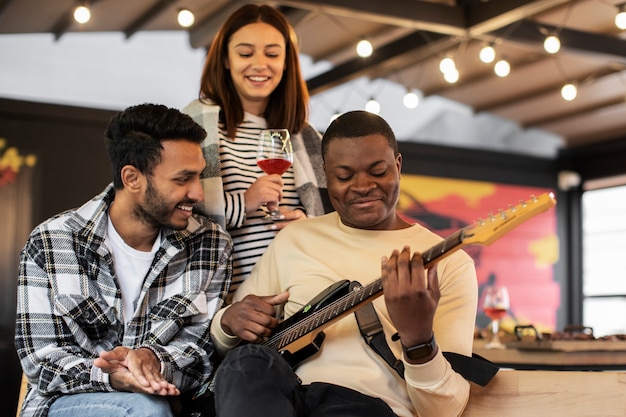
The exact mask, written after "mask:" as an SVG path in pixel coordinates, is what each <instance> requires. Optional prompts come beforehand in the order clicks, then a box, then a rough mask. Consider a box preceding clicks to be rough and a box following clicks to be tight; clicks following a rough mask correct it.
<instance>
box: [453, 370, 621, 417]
mask: <svg viewBox="0 0 626 417" xmlns="http://www.w3.org/2000/svg"><path fill="white" fill-rule="evenodd" d="M544 416H550V417H560V416H563V417H566V416H567V417H616V416H619V417H624V416H626V372H616V371H601V372H593V371H517V370H515V371H514V370H506V369H503V370H500V371H499V372H498V374H497V375H496V376H495V377H494V379H493V380H492V381H491V382H490V383H489V384H488V385H487V386H486V387H481V386H479V385H475V384H472V391H471V394H470V400H469V403H468V404H467V407H466V408H465V411H464V412H463V414H462V417H544Z"/></svg>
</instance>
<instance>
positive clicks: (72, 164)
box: [0, 99, 115, 224]
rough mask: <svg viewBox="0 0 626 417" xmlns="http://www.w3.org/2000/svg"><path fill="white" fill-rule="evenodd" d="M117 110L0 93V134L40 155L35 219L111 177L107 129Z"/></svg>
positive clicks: (87, 196) (85, 194) (92, 190)
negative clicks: (5, 96) (8, 97)
mask: <svg viewBox="0 0 626 417" xmlns="http://www.w3.org/2000/svg"><path fill="white" fill-rule="evenodd" d="M114 114H115V112H112V111H107V110H95V109H86V108H79V107H69V106H59V105H52V104H41V103H30V102H22V101H14V100H6V99H0V137H4V138H6V139H7V140H8V141H9V142H10V144H12V145H15V146H17V147H18V148H19V149H20V153H23V154H26V153H34V154H36V155H37V165H36V176H37V179H38V182H37V187H36V188H37V190H36V193H37V194H36V198H35V207H34V208H35V211H34V213H33V222H34V224H37V223H39V222H41V221H43V220H45V219H47V218H48V217H50V216H52V215H54V214H56V213H59V212H61V211H63V210H66V209H68V208H73V207H76V206H78V205H81V204H82V203H83V202H85V201H86V200H88V199H90V198H91V197H93V196H94V195H95V194H96V193H98V192H100V191H101V190H103V189H104V187H105V186H106V185H107V184H108V183H109V182H110V181H111V174H110V168H109V163H108V159H107V157H106V153H105V150H104V130H105V128H106V126H107V124H108V122H109V120H110V118H111V117H112V116H113V115H114Z"/></svg>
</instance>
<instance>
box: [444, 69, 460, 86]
mask: <svg viewBox="0 0 626 417" xmlns="http://www.w3.org/2000/svg"><path fill="white" fill-rule="evenodd" d="M459 77H460V74H459V70H457V69H456V68H452V69H451V70H448V71H446V72H444V73H443V79H444V80H446V81H447V82H448V83H450V84H454V83H456V82H457V81H459Z"/></svg>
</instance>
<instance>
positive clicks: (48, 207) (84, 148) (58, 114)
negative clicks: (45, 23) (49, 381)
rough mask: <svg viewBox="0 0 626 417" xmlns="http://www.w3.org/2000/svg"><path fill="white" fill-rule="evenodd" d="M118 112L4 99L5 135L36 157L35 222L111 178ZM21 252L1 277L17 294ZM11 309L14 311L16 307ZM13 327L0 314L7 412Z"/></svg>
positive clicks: (1, 384)
mask: <svg viewBox="0 0 626 417" xmlns="http://www.w3.org/2000/svg"><path fill="white" fill-rule="evenodd" d="M113 114H115V113H114V112H111V111H106V110H92V109H84V108H77V107H68V106H58V105H49V104H39V103H30V102H22V101H15V100H4V99H0V137H2V138H5V139H7V141H8V142H9V145H12V146H16V147H18V149H19V151H20V154H31V153H32V154H35V155H36V156H37V165H36V167H35V187H34V195H33V216H32V217H33V218H32V225H33V227H34V226H35V225H36V224H38V223H40V222H41V221H43V220H45V219H47V218H48V217H50V216H52V215H54V214H56V213H58V212H61V211H64V210H66V209H69V208H73V207H76V206H79V205H81V204H82V203H83V202H85V201H87V200H88V199H90V198H91V197H93V196H94V195H96V194H97V193H99V192H100V191H102V190H103V189H104V187H105V186H106V185H107V184H108V183H109V182H110V178H111V174H110V168H109V163H108V159H107V157H106V153H105V150H104V139H103V138H104V130H105V128H106V126H107V124H108V122H109V119H110V118H111V116H113ZM0 238H2V231H1V230H0ZM18 256H19V254H18V253H16V254H15V259H16V261H15V268H13V269H15V274H13V275H12V276H5V277H0V279H3V280H10V281H11V282H9V283H7V285H3V287H5V288H9V289H13V293H15V292H16V291H17V258H18ZM12 300H13V303H14V304H15V299H14V298H12ZM9 311H15V306H13V308H12V309H10V310H9ZM14 327H15V317H14V316H12V317H0V363H1V364H2V365H3V368H2V369H3V372H2V373H1V374H0V392H2V393H3V398H4V399H5V401H6V403H5V404H7V405H6V406H5V410H7V409H8V411H7V412H6V415H15V408H16V407H17V396H18V392H19V382H20V375H21V368H20V366H19V362H18V360H17V355H16V353H15V348H14V345H13V335H14Z"/></svg>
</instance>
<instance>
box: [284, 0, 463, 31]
mask: <svg viewBox="0 0 626 417" xmlns="http://www.w3.org/2000/svg"><path fill="white" fill-rule="evenodd" d="M280 3H281V4H283V5H287V6H291V7H296V8H300V9H308V10H311V11H314V12H318V13H323V14H330V15H336V16H343V17H349V18H352V19H360V20H367V21H370V22H377V23H382V24H387V25H391V26H400V27H407V28H412V29H418V30H425V31H430V32H438V33H446V34H449V35H456V36H463V35H464V34H465V32H466V29H465V15H464V10H463V8H462V7H458V6H447V5H443V4H438V3H432V2H427V1H422V0H386V1H362V0H281V1H280Z"/></svg>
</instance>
